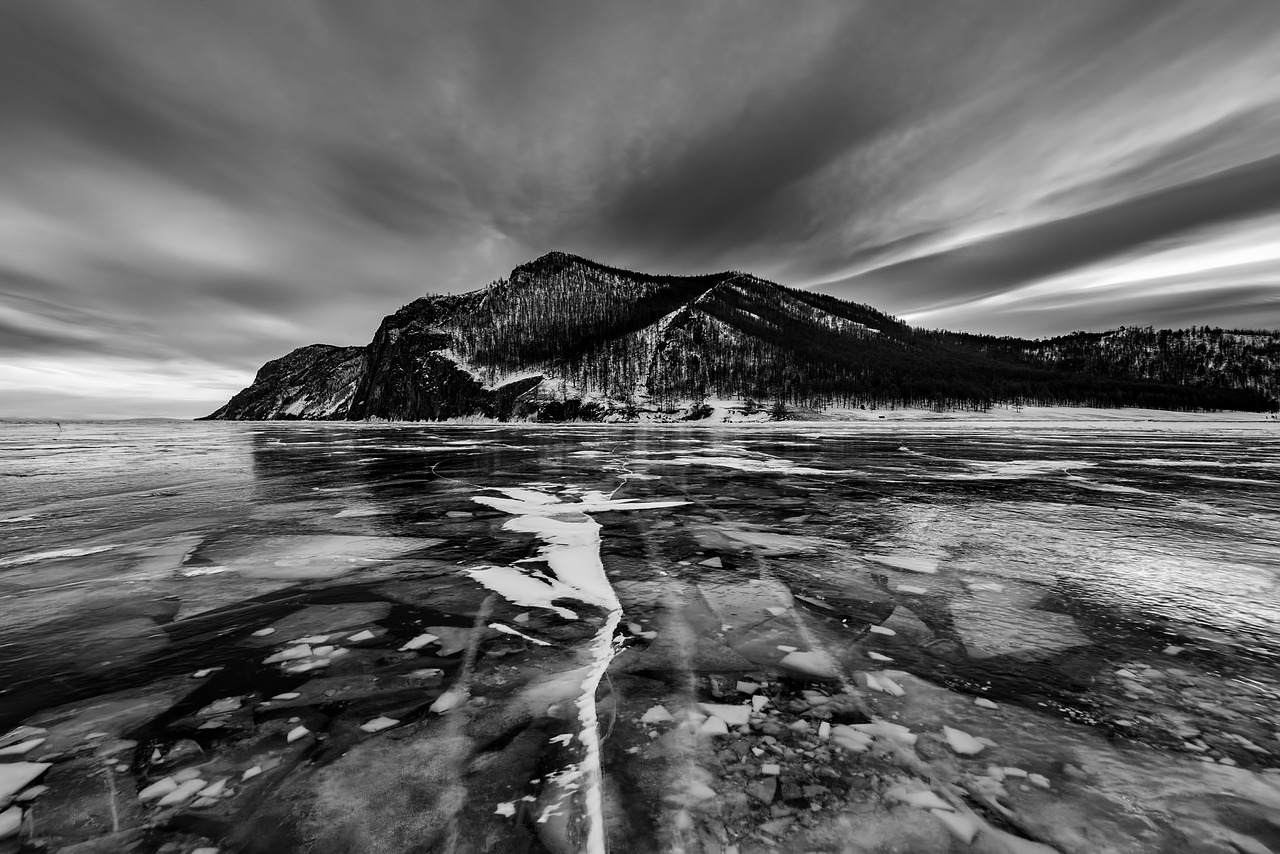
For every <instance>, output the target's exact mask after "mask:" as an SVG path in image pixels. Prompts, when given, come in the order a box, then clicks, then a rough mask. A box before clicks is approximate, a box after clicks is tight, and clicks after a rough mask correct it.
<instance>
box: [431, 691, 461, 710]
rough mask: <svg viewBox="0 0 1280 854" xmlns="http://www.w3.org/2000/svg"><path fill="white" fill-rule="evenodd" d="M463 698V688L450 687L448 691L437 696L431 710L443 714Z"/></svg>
mask: <svg viewBox="0 0 1280 854" xmlns="http://www.w3.org/2000/svg"><path fill="white" fill-rule="evenodd" d="M462 699H463V692H462V689H460V688H450V689H449V690H448V691H445V692H444V693H443V694H441V695H440V696H439V697H437V698H436V701H435V702H434V703H432V704H431V708H430V711H432V712H435V713H436V714H437V715H443V714H444V713H445V712H447V711H449V710H450V709H452V708H454V707H455V706H457V705H458V704H459V703H461V702H462Z"/></svg>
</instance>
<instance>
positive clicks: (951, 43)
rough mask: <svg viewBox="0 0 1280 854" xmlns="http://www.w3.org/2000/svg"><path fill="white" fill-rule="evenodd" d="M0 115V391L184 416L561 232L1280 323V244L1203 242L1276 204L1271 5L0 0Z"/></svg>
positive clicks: (683, 258)
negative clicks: (1258, 250) (288, 357)
mask: <svg viewBox="0 0 1280 854" xmlns="http://www.w3.org/2000/svg"><path fill="white" fill-rule="evenodd" d="M0 131H2V133H0V182H3V186H4V187H5V193H4V195H3V197H0V383H3V384H4V388H5V392H4V396H3V397H0V408H4V409H5V411H6V412H9V413H14V412H17V411H19V410H21V409H22V408H23V407H24V406H27V405H28V404H24V403H23V402H22V401H23V400H28V401H29V406H30V407H31V408H34V409H40V410H45V409H47V408H48V407H49V406H53V405H55V403H56V401H59V400H60V401H62V403H61V404H57V405H59V406H72V404H71V403H69V401H73V400H77V399H85V400H88V399H90V398H92V399H93V400H95V401H96V402H95V404H94V405H95V406H98V405H101V406H109V405H110V400H117V401H119V403H118V409H119V411H120V412H121V413H122V414H126V413H129V412H132V411H137V410H136V409H135V408H134V407H138V406H144V405H145V406H148V407H149V406H152V405H153V404H152V403H145V404H144V401H153V400H154V401H162V400H163V398H164V394H165V393H166V392H158V393H156V395H153V391H154V390H155V389H168V392H167V393H168V394H169V395H170V396H171V397H172V398H173V400H174V401H175V403H174V404H173V409H172V412H173V414H181V415H188V414H198V413H200V412H203V411H205V410H208V409H212V408H214V406H216V405H217V404H218V403H220V402H221V401H222V400H223V399H225V398H226V397H227V396H228V395H229V394H230V393H231V392H233V391H235V390H236V389H237V388H238V387H239V386H240V385H243V384H244V383H246V382H247V381H248V380H249V379H250V378H251V376H252V373H253V371H254V369H255V368H256V367H257V366H258V365H259V364H261V363H262V362H263V361H265V360H266V359H269V358H272V357H275V356H278V355H280V354H282V353H284V352H286V351H288V350H290V349H292V348H293V347H296V346H300V345H303V344H307V343H311V342H313V341H326V342H329V343H339V344H347V343H363V342H365V341H367V340H368V339H369V338H370V336H371V334H372V332H373V329H374V328H375V327H376V325H377V323H378V321H379V320H380V318H381V317H382V316H383V315H385V314H386V313H388V312H389V311H391V310H393V309H394V308H395V307H397V306H398V305H400V304H403V303H404V302H407V301H409V300H411V299H413V298H415V297H417V296H420V295H421V294H424V293H431V292H441V291H448V290H452V291H459V290H466V289H471V288H474V287H478V286H480V285H482V284H484V283H485V282H487V281H489V280H491V279H493V278H495V277H497V276H499V275H503V274H505V273H506V271H508V270H509V269H510V268H511V267H513V266H515V265H516V264H518V263H520V262H522V261H525V260H528V259H529V258H530V257H532V256H535V255H538V254H541V253H542V252H545V251H548V250H550V249H565V250H568V251H575V252H580V253H582V254H585V255H588V256H593V257H597V258H600V259H601V260H604V261H607V262H610V263H614V264H621V265H625V266H631V267H634V268H637V269H651V270H655V271H673V272H700V271H705V270H709V269H723V268H728V267H733V268H741V269H751V270H753V271H756V272H759V273H761V274H763V275H766V276H772V277H775V278H778V279H780V280H782V281H785V282H787V283H789V284H799V285H806V286H811V287H815V288H818V289H821V290H825V291H828V292H832V293H837V294H840V295H842V296H846V297H851V298H854V299H858V300H860V301H863V302H870V303H872V304H875V305H878V306H880V307H882V308H885V309H886V310H889V311H891V312H894V313H898V314H902V315H907V316H908V317H910V318H912V319H913V320H915V321H916V322H920V323H925V324H927V325H938V326H953V327H969V328H978V329H987V330H991V331H1002V332H1010V333H1023V334H1047V333H1052V332H1061V331H1068V330H1070V329H1074V328H1079V327H1082V326H1091V327H1098V326H1112V325H1116V324H1118V323H1121V322H1134V323H1136V322H1144V323H1154V324H1162V323H1182V324H1185V323H1189V322H1196V323H1201V322H1204V323H1220V324H1223V325H1236V324H1238V323H1239V322H1240V321H1243V320H1248V321H1250V323H1251V325H1269V326H1280V309H1277V307H1276V304H1275V300H1273V299H1271V297H1270V294H1271V292H1272V291H1271V290H1269V289H1271V288H1274V286H1275V284H1276V272H1277V267H1278V266H1280V265H1277V264H1276V263H1275V261H1274V259H1272V258H1271V257H1270V256H1269V255H1268V256H1266V257H1259V258H1254V259H1253V260H1250V261H1249V262H1248V263H1243V264H1238V263H1229V262H1228V261H1226V260H1224V259H1227V258H1229V257H1230V252H1231V251H1234V250H1232V249H1231V248H1230V247H1231V246H1234V245H1236V243H1233V242H1232V241H1236V242H1237V243H1239V242H1240V241H1243V244H1249V241H1250V240H1253V243H1254V244H1257V241H1263V243H1262V244H1258V245H1267V246H1269V245H1271V238H1270V237H1269V236H1268V235H1269V234H1270V232H1268V231H1267V229H1268V228H1270V226H1269V225H1268V223H1270V222H1271V221H1272V219H1271V217H1272V214H1273V213H1276V212H1277V209H1278V208H1280V192H1277V190H1280V186H1278V185H1280V165H1277V164H1280V160H1278V159H1277V157H1280V150H1277V148H1276V145H1275V143H1274V140H1275V139H1276V138H1277V131H1280V7H1278V6H1275V5H1274V4H1265V3H1250V2H1238V3H1237V2H1223V3H1214V4H1205V3H1200V2H1195V0H1183V2H1176V0H1175V1H1174V2H1166V0H1160V2H1154V0H1153V2H1146V0H1130V2H1125V0H1082V2H1076V3H1070V4H1063V3H1050V2H1034V0H1033V2H1028V3H1017V4H1010V3H1006V2H995V0H990V2H987V1H986V0H978V2H971V3H965V4H952V3H934V2H917V0H905V2H900V3H892V4H888V3H885V4H875V3H868V4H859V3H847V2H829V3H813V4H805V5H804V7H803V8H802V9H800V10H797V9H796V8H794V7H791V6H787V5H780V4H776V3H766V2H759V3H755V2H748V3H742V2H737V0H733V2H730V0H709V2H705V3H699V4H695V5H690V4H688V3H685V2H675V0H658V2H652V3H643V4H636V3H631V2H593V3H580V2H561V0H548V2H540V3H536V4H511V3H502V2H475V3H467V4H456V3H445V2H422V3H412V4H405V3H399V2H382V0H368V2H361V3H347V2H337V0H331V1H329V0H296V2H289V3H259V2H255V0H226V2H220V3H217V4H210V3H203V2H194V0H119V2H114V3H111V4H103V3H98V2H95V0H59V2H53V3H10V4H3V5H0ZM1243 234H1249V235H1253V237H1252V238H1250V239H1249V240H1246V239H1244V238H1240V235H1243ZM1233 235H1235V236H1234V237H1233ZM1237 238H1239V240H1237ZM1243 244H1242V247H1241V250H1240V251H1244V250H1245V249H1247V246H1244V245H1243ZM1249 245H1253V244H1249ZM1144 270H1145V271H1146V272H1142V271H1144ZM1157 271H1158V273H1157ZM1100 283H1105V284H1100ZM108 369H109V370H108ZM111 371H116V372H117V373H111ZM201 376H202V377H204V378H205V379H204V380H202V381H196V380H195V378H196V377H201ZM112 377H115V379H112ZM24 384H25V385H24ZM24 388H25V389H26V391H24V390H23V389H24ZM36 388H41V389H45V391H42V392H39V393H36V392H34V391H32V389H36ZM93 389H110V390H111V393H110V394H109V395H96V396H95V393H94V391H93ZM130 389H134V390H135V392H134V393H131V392H130ZM24 395H25V397H24ZM50 395H52V397H51V396H50ZM193 395H194V397H193ZM179 399H182V400H185V401H186V402H185V403H181V404H179V403H178V402H177V401H178V400H179ZM51 401H54V402H51ZM155 405H157V406H159V405H161V404H160V403H156V404H155ZM95 411H96V410H95ZM148 411H153V410H148Z"/></svg>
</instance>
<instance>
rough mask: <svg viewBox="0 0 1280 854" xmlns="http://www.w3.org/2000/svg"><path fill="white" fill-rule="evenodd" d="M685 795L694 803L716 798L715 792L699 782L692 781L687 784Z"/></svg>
mask: <svg viewBox="0 0 1280 854" xmlns="http://www.w3.org/2000/svg"><path fill="white" fill-rule="evenodd" d="M685 794H687V795H688V796H689V797H690V798H692V799H693V800H695V801H708V800H711V799H712V798H714V797H715V796H716V790H715V789H713V788H711V787H710V786H708V785H707V784H706V783H703V782H702V781H700V780H693V781H691V782H690V783H689V787H688V788H687V789H686V790H685Z"/></svg>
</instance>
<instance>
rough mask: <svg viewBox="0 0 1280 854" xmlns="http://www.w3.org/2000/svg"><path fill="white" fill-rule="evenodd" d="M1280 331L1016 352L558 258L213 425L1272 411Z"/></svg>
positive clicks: (258, 392)
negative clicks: (726, 408) (1040, 408)
mask: <svg viewBox="0 0 1280 854" xmlns="http://www.w3.org/2000/svg"><path fill="white" fill-rule="evenodd" d="M1278 376H1280V333H1274V332H1254V333H1236V332H1230V333H1228V332H1222V331H1221V330H1212V331H1210V330H1201V331H1199V332H1196V331H1195V330H1191V331H1179V332H1168V331H1161V332H1159V333H1156V332H1154V331H1152V330H1118V331H1116V332H1111V333H1083V332H1081V333H1074V334H1073V335H1069V336H1063V337H1060V338H1051V339H1045V340H1038V341H1028V340H1024V339H1018V338H995V337H992V336H980V335H967V334H964V333H954V332H943V331H928V330H919V329H913V328H911V327H909V326H907V325H906V324H904V323H902V322H900V321H898V320H896V319H894V318H892V317H890V316H888V315H886V314H883V313H881V312H879V311H876V310H875V309H873V308H871V307H870V306H865V305H859V304H856V303H852V302H847V301H845V300H841V299H837V298H835V297H830V296H824V295H822V294H815V293H810V292H807V291H802V290H797V289H794V288H788V287H784V286H782V285H778V284H774V283H773V282H768V281H765V280H764V279H760V278H758V277H756V276H752V275H750V274H748V273H739V272H724V273H714V274H709V275H703V276H660V275H649V274H644V273H635V272H631V271H628V270H621V269H617V268H614V267H608V266H605V265H603V264H598V263H596V262H594V261H589V260H587V259H585V258H579V257H577V256H573V255H567V254H564V253H561V252H552V253H550V254H547V255H544V256H542V257H541V258H539V259H537V260H536V261H532V262H530V263H528V264H523V265H521V266H519V267H517V268H515V269H514V270H513V271H512V272H511V275H510V277H509V278H508V279H499V280H498V281H496V282H493V283H492V284H490V285H489V286H488V287H485V288H483V289H481V290H478V291H472V292H470V293H466V294H460V295H438V296H428V297H422V298H421V299H418V300H414V301H413V302H411V303H409V304H408V305H406V306H404V307H403V308H401V309H400V310H399V311H397V312H396V313H395V314H392V315H390V316H389V317H387V318H386V319H384V320H383V321H382V324H381V326H379V328H378V331H377V333H376V334H375V335H374V337H373V341H372V342H370V343H369V344H368V345H367V346H365V347H333V346H329V345H325V344H313V345H311V346H309V347H302V348H300V349H298V350H295V351H293V352H292V353H290V354H288V355H287V356H284V357H282V358H280V359H276V360H274V361H271V362H268V363H267V364H266V365H264V366H263V367H262V369H261V370H260V371H259V372H258V375H257V377H256V378H255V379H254V381H253V384H252V385H251V386H249V387H248V388H246V389H245V390H243V391H241V392H240V393H239V394H237V395H236V396H235V397H233V398H232V399H231V400H230V401H229V402H228V403H227V404H226V405H225V406H223V407H222V408H220V409H219V410H218V411H216V412H214V413H213V414H212V415H209V416H207V417H208V418H217V419H234V420H263V419H287V418H304V419H349V420H359V419H366V418H385V419H391V420H440V419H445V418H466V417H487V418H498V419H502V420H507V419H513V418H514V419H530V420H565V419H584V420H600V419H610V420H616V419H627V418H633V417H635V416H636V415H637V414H638V413H639V412H641V411H646V412H648V413H650V415H651V416H654V417H669V418H690V417H700V416H703V415H705V414H707V413H708V412H709V411H710V406H709V405H707V404H706V403H705V401H708V400H733V401H738V402H739V405H740V407H741V408H742V409H744V410H746V411H748V412H750V411H753V410H758V409H760V408H761V407H765V406H768V407H771V408H772V410H773V411H774V413H775V414H779V415H780V414H781V413H782V412H784V411H786V410H788V409H792V408H810V409H815V408H816V409H821V408H825V407H833V406H836V407H858V406H862V407H869V408H889V407H902V406H916V407H920V406H926V407H935V408H942V409H953V408H963V409H987V408H990V407H991V406H992V405H995V404H1028V405H1037V404H1040V405H1079V406H1099V407H1120V406H1142V407H1151V408H1161V409H1181V410H1213V409H1235V410H1247V411H1275V410H1276V409H1277V403H1276V399H1277V396H1278V394H1280V379H1278Z"/></svg>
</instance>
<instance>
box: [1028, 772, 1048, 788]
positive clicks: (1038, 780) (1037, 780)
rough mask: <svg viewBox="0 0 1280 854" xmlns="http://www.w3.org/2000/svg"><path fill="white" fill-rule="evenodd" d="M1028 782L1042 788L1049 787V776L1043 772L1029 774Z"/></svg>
mask: <svg viewBox="0 0 1280 854" xmlns="http://www.w3.org/2000/svg"><path fill="white" fill-rule="evenodd" d="M1027 782H1028V783H1030V784H1031V785H1033V786H1036V787H1037V788H1041V789H1047V788H1049V778H1047V777H1045V776H1043V775H1041V774H1028V775H1027Z"/></svg>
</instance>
